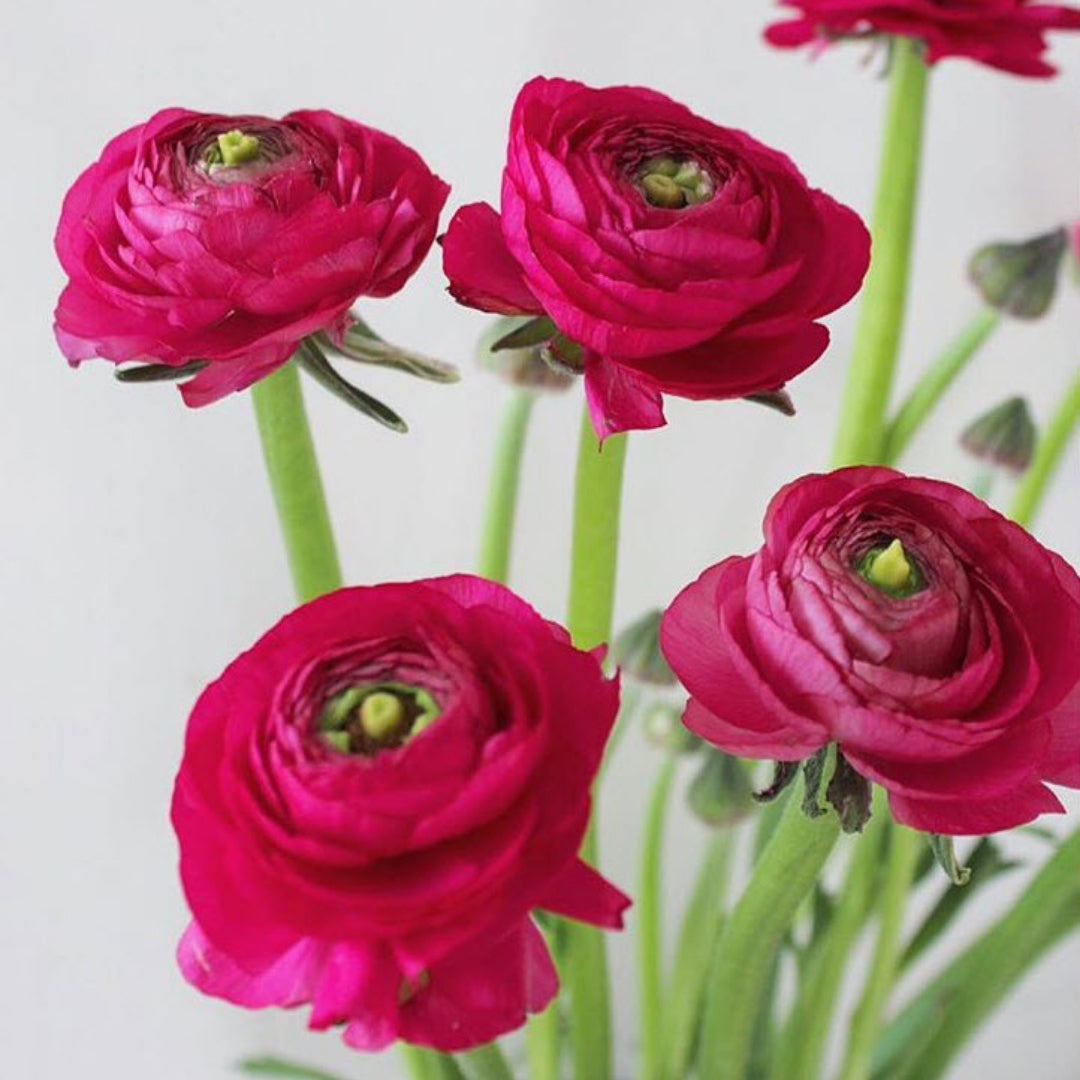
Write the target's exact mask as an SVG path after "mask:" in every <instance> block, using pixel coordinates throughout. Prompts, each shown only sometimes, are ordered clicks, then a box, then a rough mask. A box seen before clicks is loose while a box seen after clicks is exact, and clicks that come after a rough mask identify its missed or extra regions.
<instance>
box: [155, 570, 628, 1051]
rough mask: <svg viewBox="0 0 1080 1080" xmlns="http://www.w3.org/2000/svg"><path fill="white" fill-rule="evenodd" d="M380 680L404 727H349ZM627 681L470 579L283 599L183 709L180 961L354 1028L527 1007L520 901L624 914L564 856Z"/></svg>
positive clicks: (526, 939)
mask: <svg viewBox="0 0 1080 1080" xmlns="http://www.w3.org/2000/svg"><path fill="white" fill-rule="evenodd" d="M372 688H382V692H383V693H384V696H386V692H389V693H390V694H391V695H397V700H399V701H403V702H406V703H411V704H407V706H406V711H405V714H404V715H405V717H406V718H407V725H406V727H405V728H404V729H401V728H396V729H395V731H394V734H393V735H392V737H390V736H383V737H382V741H381V742H378V741H377V742H375V743H371V742H364V741H361V742H360V743H359V744H357V743H356V742H353V741H350V740H354V739H356V738H361V737H362V738H363V739H366V736H365V735H364V734H363V729H362V728H358V727H357V726H356V725H357V724H358V723H359V722H360V721H359V716H360V715H361V707H360V706H358V705H355V702H356V700H357V696H358V695H365V694H370V693H372V692H373V690H372ZM348 694H352V695H353V696H352V698H349V697H347V696H346V695H348ZM618 696H619V695H618V685H617V683H616V681H614V680H609V679H607V678H605V677H604V675H603V673H602V671H601V668H600V661H599V657H598V656H597V655H596V654H593V653H587V652H582V651H580V650H577V649H575V648H573V647H571V645H570V642H569V639H568V637H567V635H566V634H565V632H564V631H562V630H561V629H559V628H558V627H556V626H554V625H553V624H550V623H547V622H545V621H544V620H543V619H542V618H541V617H540V616H539V615H537V614H536V612H535V611H533V609H532V608H530V607H529V606H528V605H527V604H525V603H524V602H523V601H521V600H519V599H518V598H517V597H516V596H514V594H513V593H511V592H509V591H508V590H506V589H504V588H502V587H501V586H499V585H495V584H492V583H491V582H488V581H484V580H481V579H479V578H474V577H466V576H461V577H449V578H441V579H436V580H430V581H419V582H415V583H413V584H403V585H380V586H376V587H373V588H353V589H344V590H342V591H340V592H336V593H333V594H331V595H329V596H326V597H323V598H322V599H319V600H316V601H314V602H313V603H310V604H307V605H306V606H304V607H301V608H300V609H298V610H297V611H295V612H293V613H292V614H291V615H289V616H287V617H286V618H285V619H283V620H282V621H281V622H280V623H279V624H278V625H277V626H276V627H274V629H272V630H271V631H270V632H269V633H268V634H266V636H265V637H263V638H262V639H261V640H260V641H259V642H258V643H257V644H256V645H255V646H254V647H253V648H252V649H251V650H250V651H248V652H246V653H244V654H243V655H242V656H240V657H239V658H238V659H237V660H235V661H234V662H233V663H232V664H230V665H229V667H228V668H227V669H226V671H225V673H224V674H223V675H222V676H221V678H219V679H218V680H217V681H216V682H215V683H213V684H212V685H211V686H210V687H208V688H207V690H206V691H205V692H204V693H203V695H202V697H201V698H200V699H199V702H198V704H197V705H196V706H195V710H194V712H193V713H192V716H191V720H190V722H189V726H188V733H187V743H186V747H185V752H184V759H183V763H182V765H181V767H180V773H179V776H178V778H177V782H176V792H175V795H174V799H173V824H174V826H175V828H176V832H177V835H178V837H179V841H180V856H181V858H180V871H181V876H182V879H183V885H184V891H185V893H186V895H187V899H188V902H189V904H190V906H191V910H192V913H193V915H194V922H193V924H192V926H191V928H190V929H189V930H188V932H187V934H186V935H185V937H184V939H183V941H182V943H181V946H180V953H179V959H180V966H181V969H182V970H183V973H184V975H185V977H186V978H187V979H188V980H189V981H190V982H191V983H193V984H194V985H195V986H197V987H198V988H199V989H201V990H203V991H205V992H206V993H209V994H213V995H215V996H217V997H222V998H226V999H227V1000H229V1001H232V1002H235V1003H237V1004H240V1005H246V1006H249V1007H262V1006H267V1005H280V1006H295V1005H302V1004H310V1005H311V1017H310V1023H311V1026H312V1027H313V1028H319V1029H322V1028H327V1027H330V1026H334V1025H338V1024H346V1025H347V1027H346V1029H345V1041H346V1042H347V1043H349V1044H350V1045H352V1046H354V1047H357V1048H359V1049H366V1050H370V1049H377V1048H380V1047H382V1046H385V1045H386V1044H387V1043H389V1042H391V1041H393V1040H394V1039H399V1038H400V1039H405V1040H407V1041H409V1042H412V1043H417V1044H422V1045H427V1046H432V1047H436V1048H438V1049H441V1050H457V1049H462V1048H465V1047H469V1046H473V1045H477V1044H479V1043H483V1042H486V1041H489V1040H491V1039H493V1038H495V1037H496V1036H499V1035H501V1034H503V1033H504V1032H506V1031H508V1030H510V1029H511V1028H515V1027H517V1026H519V1025H520V1024H521V1023H523V1022H524V1020H525V1017H526V1014H527V1013H529V1012H536V1011H538V1010H540V1009H542V1008H544V1006H545V1005H546V1004H547V1003H548V1002H549V1001H550V1000H551V998H552V997H553V996H554V994H555V992H556V989H557V982H556V976H555V971H554V968H553V967H552V963H551V960H550V957H549V955H548V951H547V947H546V945H545V943H544V940H543V937H542V936H541V934H540V932H539V931H538V929H537V928H536V926H535V924H534V923H533V922H532V920H531V918H530V913H531V912H532V911H533V910H534V909H536V908H543V909H545V910H547V911H552V912H557V913H559V914H561V915H565V916H567V917H569V918H573V919H581V920H585V921H587V922H593V923H596V924H598V925H602V926H609V927H616V926H619V925H620V924H621V913H622V911H623V909H624V908H625V906H626V904H627V901H626V899H625V898H624V897H623V896H622V894H621V893H619V892H618V891H617V890H616V889H615V888H614V887H612V886H611V885H609V884H608V883H607V882H606V881H605V880H604V879H603V878H601V877H600V876H599V875H598V874H597V873H595V872H594V871H593V870H591V869H589V868H588V867H587V866H586V865H585V864H584V863H582V862H581V861H580V860H579V859H578V856H577V852H578V847H579V845H580V843H581V839H582V835H583V833H584V830H585V826H586V822H587V820H588V815H589V807H590V794H589V792H590V786H591V783H592V781H593V778H594V776H595V774H596V771H597V768H598V766H599V763H600V758H601V754H602V752H603V749H604V744H605V741H606V739H607V736H608V734H609V732H610V729H611V725H612V723H613V721H614V718H615V714H616V711H617V707H618ZM343 703H344V704H343ZM364 707H366V706H364ZM328 717H330V718H331V719H329V720H328ZM334 717H336V718H337V719H334ZM418 717H419V718H422V719H423V721H424V724H421V722H420V719H419V718H418ZM425 724H426V726H424V725H425ZM343 725H344V726H343ZM333 740H345V741H346V744H347V745H342V744H341V743H340V742H334V741H333Z"/></svg>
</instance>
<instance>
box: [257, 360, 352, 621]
mask: <svg viewBox="0 0 1080 1080" xmlns="http://www.w3.org/2000/svg"><path fill="white" fill-rule="evenodd" d="M251 398H252V401H253V402H254V403H255V417H256V420H257V421H258V425H259V438H260V439H261V441H262V450H263V458H264V459H265V461H266V472H267V475H268V477H269V479H270V490H271V491H272V492H273V496H274V503H275V504H276V506H277V513H278V521H279V522H280V524H281V532H282V536H283V537H284V540H285V552H286V555H287V556H288V560H289V569H290V571H291V572H292V580H293V586H294V588H295V590H296V596H297V599H298V600H300V601H301V602H305V601H307V600H312V599H314V598H315V597H316V596H321V595H322V594H323V593H327V592H333V590H334V589H338V588H340V587H341V566H340V564H339V563H338V556H337V548H336V547H335V545H334V533H333V530H332V528H331V526H330V515H329V513H328V511H327V509H326V497H325V495H324V494H323V486H322V478H321V477H320V475H319V463H318V461H317V460H316V458H315V447H314V445H313V443H312V441H311V429H310V428H309V427H308V421H307V413H306V412H305V411H304V399H303V396H302V394H301V392H300V376H299V374H298V372H297V369H296V364H295V362H294V361H292V360H290V361H289V362H288V363H287V364H285V365H284V366H283V367H280V368H278V370H277V371H275V372H274V373H273V374H272V375H268V376H267V377H266V378H265V379H262V380H261V381H260V382H257V383H256V384H255V385H254V386H253V387H252V388H251Z"/></svg>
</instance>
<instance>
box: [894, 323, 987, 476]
mask: <svg viewBox="0 0 1080 1080" xmlns="http://www.w3.org/2000/svg"><path fill="white" fill-rule="evenodd" d="M1000 325H1001V316H1000V315H999V314H998V312H996V311H995V310H994V309H993V308H990V307H984V308H983V309H982V310H981V311H979V313H978V314H977V315H975V317H974V318H973V319H972V320H971V322H969V323H968V324H967V326H965V327H964V329H963V330H961V331H960V333H959V334H958V335H957V336H956V338H954V339H953V341H951V342H950V343H949V346H948V348H946V350H945V351H944V352H943V353H942V354H941V355H940V356H939V357H938V358H937V359H936V360H935V361H934V362H933V364H932V365H931V366H930V367H929V369H927V371H925V372H924V373H923V374H922V376H920V378H919V381H918V382H917V383H916V384H915V386H914V387H913V388H912V390H911V393H909V394H908V396H907V397H906V398H905V399H904V403H903V404H902V405H901V406H900V408H899V409H897V410H896V415H895V416H894V417H893V418H892V421H891V422H890V423H889V426H888V428H887V429H886V431H885V446H884V450H883V451H882V454H881V460H882V462H884V464H886V465H894V464H896V462H897V461H899V460H900V456H901V455H902V454H903V452H904V450H905V449H906V448H907V445H908V443H910V442H911V440H912V438H913V437H914V436H915V433H916V432H917V431H918V430H919V428H920V427H922V425H923V423H924V422H925V420H926V418H927V417H928V416H929V415H930V413H931V412H932V411H933V410H934V408H935V407H936V406H937V404H938V402H939V401H940V400H941V398H942V397H943V396H944V394H945V391H946V390H948V389H949V387H950V386H952V384H953V383H954V382H955V381H956V379H957V378H958V377H959V375H960V373H961V372H962V371H963V370H964V369H965V368H966V367H967V366H968V363H969V362H970V360H971V359H972V357H974V356H975V354H976V353H977V352H978V351H979V349H981V348H982V346H983V345H984V344H985V343H986V341H987V339H988V338H989V337H990V336H991V335H992V334H993V332H994V331H995V330H996V329H997V328H998V327H999V326H1000Z"/></svg>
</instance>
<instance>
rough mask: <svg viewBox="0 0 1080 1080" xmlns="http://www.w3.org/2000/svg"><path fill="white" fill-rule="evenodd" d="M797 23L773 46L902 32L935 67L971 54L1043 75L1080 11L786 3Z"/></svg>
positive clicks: (1029, 5) (904, 1)
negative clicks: (1053, 48)
mask: <svg viewBox="0 0 1080 1080" xmlns="http://www.w3.org/2000/svg"><path fill="white" fill-rule="evenodd" d="M780 3H781V4H782V5H783V6H784V7H789V8H794V9H795V13H794V14H793V15H792V17H791V18H789V19H785V20H784V21H782V22H778V23H775V24H774V25H772V26H770V27H769V28H768V30H766V31H765V36H766V38H767V39H768V40H769V42H771V43H772V44H773V45H777V46H779V47H781V48H796V47H798V46H801V45H808V44H812V43H815V42H817V43H823V44H827V43H829V42H831V41H835V40H836V39H837V38H847V37H855V38H862V37H866V36H868V35H875V34H883V35H894V34H895V35H898V36H900V37H910V38H917V39H918V40H920V41H922V42H924V43H925V45H926V58H927V60H928V62H929V63H931V64H934V63H937V61H939V60H944V59H945V58H947V57H950V56H961V57H966V58H967V59H969V60H974V61H976V62H977V63H980V64H986V65H987V66H988V67H993V68H998V69H999V70H1001V71H1008V72H1010V73H1011V74H1013V75H1026V76H1031V77H1035V78H1045V77H1046V76H1049V75H1053V74H1054V73H1055V71H1056V69H1055V68H1053V67H1052V66H1051V65H1050V64H1048V63H1047V62H1046V61H1045V60H1044V59H1043V53H1045V51H1046V34H1047V33H1048V32H1050V31H1051V30H1080V10H1078V9H1077V8H1074V7H1067V6H1065V5H1064V4H1044V3H1041V2H1040V0H780Z"/></svg>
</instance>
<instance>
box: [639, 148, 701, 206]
mask: <svg viewBox="0 0 1080 1080" xmlns="http://www.w3.org/2000/svg"><path fill="white" fill-rule="evenodd" d="M637 186H638V190H639V191H640V192H641V193H642V195H644V196H645V201H646V202H647V203H649V204H651V205H652V206H659V207H661V208H662V209H664V210H682V209H684V208H686V207H688V206H697V205H698V203H703V202H708V201H709V199H711V198H712V197H713V194H714V193H715V191H716V185H715V184H714V183H713V178H712V177H711V176H710V175H709V174H708V173H707V172H706V171H705V170H704V169H703V168H702V167H701V166H700V165H699V164H698V163H697V162H696V161H693V160H691V159H689V158H687V159H683V160H679V159H677V158H673V157H666V156H664V157H655V158H650V159H649V160H648V161H646V162H645V164H644V165H643V166H642V167H641V169H640V171H639V172H638V178H637Z"/></svg>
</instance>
